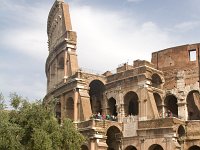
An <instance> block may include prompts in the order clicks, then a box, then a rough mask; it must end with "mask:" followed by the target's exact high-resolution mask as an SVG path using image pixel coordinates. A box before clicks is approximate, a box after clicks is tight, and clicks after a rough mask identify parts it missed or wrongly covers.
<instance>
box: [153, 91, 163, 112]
mask: <svg viewBox="0 0 200 150" xmlns="http://www.w3.org/2000/svg"><path fill="white" fill-rule="evenodd" d="M153 96H154V99H155V102H156V106H157V109H158V113H159V114H160V115H161V114H162V99H161V97H160V95H159V94H158V93H153Z"/></svg>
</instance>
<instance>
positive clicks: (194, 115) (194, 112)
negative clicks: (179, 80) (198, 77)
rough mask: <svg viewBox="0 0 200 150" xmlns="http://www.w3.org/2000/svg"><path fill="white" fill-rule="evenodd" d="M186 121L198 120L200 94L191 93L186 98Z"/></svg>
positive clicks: (199, 116)
mask: <svg viewBox="0 0 200 150" xmlns="http://www.w3.org/2000/svg"><path fill="white" fill-rule="evenodd" d="M187 109H188V120H200V94H199V92H198V91H191V92H190V93H189V94H188V96H187Z"/></svg>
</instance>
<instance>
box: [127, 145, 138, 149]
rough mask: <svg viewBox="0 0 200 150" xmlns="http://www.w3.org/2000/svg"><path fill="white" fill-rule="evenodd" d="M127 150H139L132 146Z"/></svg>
mask: <svg viewBox="0 0 200 150" xmlns="http://www.w3.org/2000/svg"><path fill="white" fill-rule="evenodd" d="M125 150H137V148H136V147H135V146H132V145H130V146H128V147H126V148H125Z"/></svg>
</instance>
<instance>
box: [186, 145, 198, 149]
mask: <svg viewBox="0 0 200 150" xmlns="http://www.w3.org/2000/svg"><path fill="white" fill-rule="evenodd" d="M188 150H200V147H199V146H196V145H194V146H192V147H190V148H189V149H188Z"/></svg>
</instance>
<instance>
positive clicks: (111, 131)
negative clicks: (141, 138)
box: [81, 125, 200, 150]
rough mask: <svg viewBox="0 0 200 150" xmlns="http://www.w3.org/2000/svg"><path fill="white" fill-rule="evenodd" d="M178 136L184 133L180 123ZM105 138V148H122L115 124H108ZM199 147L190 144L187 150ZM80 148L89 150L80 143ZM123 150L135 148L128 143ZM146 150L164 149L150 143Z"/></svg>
mask: <svg viewBox="0 0 200 150" xmlns="http://www.w3.org/2000/svg"><path fill="white" fill-rule="evenodd" d="M177 133H178V137H182V136H184V135H185V129H184V127H183V126H182V125H180V126H179V127H178V129H177ZM106 136H107V139H106V144H107V146H108V148H107V150H120V149H122V137H123V136H122V133H121V131H120V129H119V128H118V127H117V126H110V127H109V128H108V130H107V133H106ZM199 149H200V147H199V146H197V145H194V146H191V147H190V148H188V150H199ZM81 150H89V148H88V146H86V145H82V146H81ZM124 150H137V148H136V147H135V146H133V145H129V146H127V147H125V148H124ZM148 150H164V148H163V147H162V146H161V145H159V144H152V145H151V146H149V147H148Z"/></svg>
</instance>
